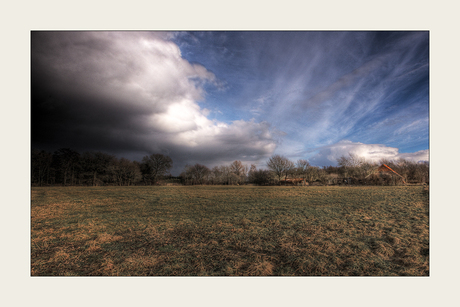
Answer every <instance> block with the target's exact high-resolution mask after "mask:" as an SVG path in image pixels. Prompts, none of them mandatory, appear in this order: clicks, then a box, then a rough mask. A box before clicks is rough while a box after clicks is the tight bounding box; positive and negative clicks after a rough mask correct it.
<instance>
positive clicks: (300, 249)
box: [31, 186, 429, 276]
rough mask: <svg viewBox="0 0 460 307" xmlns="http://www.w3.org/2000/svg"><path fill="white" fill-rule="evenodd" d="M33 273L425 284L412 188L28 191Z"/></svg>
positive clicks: (423, 213)
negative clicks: (401, 278) (407, 279)
mask: <svg viewBox="0 0 460 307" xmlns="http://www.w3.org/2000/svg"><path fill="white" fill-rule="evenodd" d="M31 215H32V216H31V226H32V232H31V260H32V262H31V274H32V275H34V276H35V275H70V276H75V275H77V276H92V275H105V276H128V275H129V276H144V275H157V276H164V275H166V276H177V275H180V276H189V275H191V276H214V275H216V276H222V275H227V276H273V275H274V276H299V275H301V276H315V275H321V276H324V275H327V276H339V275H345V276H353V275H361V276H363V275H371V276H381V275H384V276H391V275H415V276H427V275H429V224H428V221H429V203H428V197H427V196H426V195H425V194H423V193H422V192H421V191H420V187H415V186H414V187H384V188H382V187H379V188H377V187H360V188H344V187H334V188H327V187H286V188H285V187H276V188H273V187H272V188H264V187H130V188H128V187H126V188H48V189H46V188H33V189H32V205H31Z"/></svg>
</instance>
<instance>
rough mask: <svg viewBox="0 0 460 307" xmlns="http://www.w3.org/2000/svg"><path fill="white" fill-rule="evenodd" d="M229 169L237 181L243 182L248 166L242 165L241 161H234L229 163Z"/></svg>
mask: <svg viewBox="0 0 460 307" xmlns="http://www.w3.org/2000/svg"><path fill="white" fill-rule="evenodd" d="M230 170H231V171H232V173H233V174H235V177H236V178H238V179H237V180H238V183H241V182H244V181H245V178H246V173H247V172H248V167H247V166H246V165H244V164H243V163H242V162H241V161H234V162H233V163H232V164H230Z"/></svg>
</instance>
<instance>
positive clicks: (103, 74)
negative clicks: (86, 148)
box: [34, 32, 279, 171]
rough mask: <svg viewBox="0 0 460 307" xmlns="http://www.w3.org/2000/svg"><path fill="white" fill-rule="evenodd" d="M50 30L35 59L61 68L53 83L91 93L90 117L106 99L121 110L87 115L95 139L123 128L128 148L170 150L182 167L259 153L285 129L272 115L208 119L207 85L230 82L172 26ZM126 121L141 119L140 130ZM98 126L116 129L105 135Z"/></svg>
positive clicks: (107, 105) (119, 134)
mask: <svg viewBox="0 0 460 307" xmlns="http://www.w3.org/2000/svg"><path fill="white" fill-rule="evenodd" d="M47 35H49V36H48V37H47V40H46V43H42V44H41V45H36V46H35V47H34V51H35V53H34V63H38V64H37V65H41V66H40V67H41V68H42V69H43V70H46V71H47V73H48V74H49V75H50V76H53V78H54V80H53V81H55V82H50V83H56V85H55V87H56V88H58V87H59V88H61V89H63V90H65V91H66V92H67V93H70V94H68V95H71V96H72V97H84V98H87V97H89V98H90V99H81V100H80V101H82V102H83V104H85V103H86V105H85V106H81V107H79V109H78V110H77V109H76V108H74V109H75V110H77V111H76V112H75V113H77V115H78V114H81V115H79V116H81V117H85V118H87V114H88V113H91V108H94V107H95V106H96V105H98V106H99V107H100V109H102V110H105V111H107V114H108V115H107V116H110V115H111V114H115V113H116V114H117V118H120V120H119V122H114V121H113V120H112V121H110V123H109V124H105V125H106V126H105V127H102V125H103V124H102V122H101V121H100V120H98V119H96V120H95V121H94V122H87V125H91V126H94V128H93V129H92V128H91V127H86V129H87V130H88V131H92V132H93V133H92V135H91V137H92V138H94V139H97V138H98V137H99V138H100V139H105V140H107V138H110V137H112V134H111V133H110V132H113V131H116V139H114V140H112V141H113V142H117V141H118V142H119V140H121V139H123V140H125V143H124V145H123V146H124V147H123V149H122V150H123V151H124V152H128V151H129V150H130V149H129V148H125V147H126V146H131V147H132V148H133V149H132V150H133V151H139V150H141V152H142V154H147V153H153V152H161V153H167V154H169V155H170V156H171V157H172V158H173V160H174V164H175V166H176V167H177V166H178V165H179V166H181V163H182V162H183V163H186V162H187V163H194V162H199V163H202V164H206V165H208V164H213V163H217V162H219V161H224V160H225V161H226V160H231V159H233V160H235V159H240V160H243V159H246V160H248V161H249V160H251V161H252V160H253V161H255V160H260V159H263V158H266V157H267V156H269V155H270V154H271V153H272V152H273V151H274V150H275V148H276V144H277V140H276V137H277V135H279V134H277V132H276V131H274V129H273V128H272V127H271V126H270V124H268V123H266V122H256V121H254V120H250V121H244V120H239V121H234V122H231V123H224V122H218V121H215V120H210V119H208V116H209V114H210V111H209V110H208V109H205V108H201V107H200V105H199V102H200V101H202V100H204V99H205V97H206V93H205V91H204V85H205V84H206V83H208V84H211V85H214V86H216V87H217V88H219V89H222V82H220V81H219V80H218V78H217V77H216V76H215V75H214V74H213V73H212V72H210V71H209V70H207V69H206V68H205V67H204V66H202V65H200V64H196V63H190V62H188V61H187V60H186V59H184V58H183V57H182V55H181V51H180V49H179V47H178V46H177V45H176V44H175V43H174V42H172V41H170V40H169V39H168V38H169V36H170V34H168V33H158V32H139V33H136V32H57V33H47ZM37 41H38V39H37ZM85 101H86V102H85ZM88 101H91V103H89V102H88ZM133 110H134V111H133ZM128 111H129V112H128ZM77 115H76V116H77ZM122 122H125V123H126V122H129V123H134V124H133V125H135V126H136V133H135V134H134V133H133V131H132V130H129V129H131V128H132V127H128V128H125V126H124V125H123V124H122ZM97 131H109V133H105V134H102V133H101V135H100V136H97V135H96V134H97ZM113 138H115V137H113ZM96 143H97V140H96ZM181 160H182V161H181ZM176 171H177V170H176Z"/></svg>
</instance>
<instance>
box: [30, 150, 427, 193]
mask: <svg viewBox="0 0 460 307" xmlns="http://www.w3.org/2000/svg"><path fill="white" fill-rule="evenodd" d="M337 162H338V166H327V167H317V166H312V165H310V163H309V162H308V161H307V160H304V159H299V160H297V161H295V162H294V161H291V160H290V159H288V158H286V157H285V156H281V155H273V156H272V157H270V158H269V159H268V161H267V164H266V167H267V168H263V169H257V167H256V165H254V164H251V165H247V164H244V163H242V162H241V161H238V160H237V161H234V162H232V163H230V164H228V165H219V166H214V167H212V168H208V167H207V166H206V165H203V164H199V163H197V164H194V165H186V166H185V168H184V170H183V171H182V173H181V174H180V175H179V176H178V177H173V176H171V174H170V173H169V172H170V170H171V168H172V166H173V161H172V159H171V158H170V157H169V156H166V155H162V154H151V155H147V156H145V157H143V158H142V160H141V161H140V162H138V161H131V160H129V159H126V158H117V157H115V156H113V155H110V154H106V153H102V152H84V153H82V154H80V153H78V152H77V151H74V150H72V149H69V148H61V149H59V150H57V151H55V152H54V153H49V152H46V151H44V150H37V149H33V150H32V154H31V184H32V185H34V186H46V185H64V186H68V185H86V186H99V185H119V186H130V185H155V184H165V183H172V184H174V183H175V184H183V185H202V184H210V185H241V184H256V185H277V184H284V185H287V184H301V185H311V184H335V183H338V182H341V181H340V180H339V179H340V178H342V179H343V178H347V180H348V181H347V180H346V182H352V181H351V180H353V183H358V182H359V183H364V182H366V183H369V184H392V183H391V180H390V178H391V176H390V177H388V176H387V177H385V176H383V177H382V176H378V175H376V174H373V172H375V170H376V168H377V167H378V166H379V165H382V164H386V165H387V166H388V167H390V168H391V169H392V170H394V171H395V172H397V173H398V174H399V175H401V177H402V178H404V179H405V181H406V182H413V183H423V182H427V181H428V178H429V164H428V162H426V163H415V162H412V161H408V160H381V161H379V162H378V163H372V162H369V161H366V160H365V159H363V158H362V157H358V156H357V155H354V154H349V155H348V156H342V157H340V158H339V159H338V160H337ZM393 184H395V181H394V179H393Z"/></svg>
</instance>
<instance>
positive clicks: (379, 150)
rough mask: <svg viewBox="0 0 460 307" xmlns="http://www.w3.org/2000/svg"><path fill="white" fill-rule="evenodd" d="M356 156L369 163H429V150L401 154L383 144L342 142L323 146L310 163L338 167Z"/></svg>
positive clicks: (314, 154)
mask: <svg viewBox="0 0 460 307" xmlns="http://www.w3.org/2000/svg"><path fill="white" fill-rule="evenodd" d="M349 154H355V155H357V156H359V157H362V158H364V159H366V161H369V162H379V161H380V160H382V159H387V160H399V159H405V160H410V161H414V162H418V161H428V160H429V150H428V149H426V150H420V151H417V152H414V153H399V149H398V148H395V147H388V146H385V145H382V144H364V143H360V142H351V141H348V140H342V141H340V142H338V143H335V144H332V145H328V146H323V147H321V148H319V149H316V150H314V153H313V156H312V157H311V158H310V159H309V161H310V163H312V164H313V165H319V166H328V165H337V159H339V158H340V157H342V156H345V157H346V156H348V155H349Z"/></svg>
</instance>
